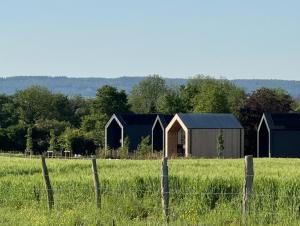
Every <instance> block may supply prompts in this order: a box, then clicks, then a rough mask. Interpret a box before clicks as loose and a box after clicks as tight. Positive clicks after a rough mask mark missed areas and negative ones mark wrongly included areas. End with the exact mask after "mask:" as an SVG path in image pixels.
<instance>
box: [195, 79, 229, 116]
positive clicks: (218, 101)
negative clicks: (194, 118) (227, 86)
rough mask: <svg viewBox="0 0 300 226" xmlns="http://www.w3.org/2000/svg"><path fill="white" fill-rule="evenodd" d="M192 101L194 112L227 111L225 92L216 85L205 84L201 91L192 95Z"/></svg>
mask: <svg viewBox="0 0 300 226" xmlns="http://www.w3.org/2000/svg"><path fill="white" fill-rule="evenodd" d="M193 103H194V104H193V105H194V107H193V111H194V112H203V113H210V112H214V113H226V112H229V106H228V100H227V96H226V93H225V92H224V90H223V89H222V88H221V87H220V86H218V85H213V84H208V85H207V86H205V87H203V88H202V90H201V92H199V93H198V94H196V95H195V96H194V98H193Z"/></svg>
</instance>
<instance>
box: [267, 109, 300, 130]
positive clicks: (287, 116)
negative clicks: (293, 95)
mask: <svg viewBox="0 0 300 226" xmlns="http://www.w3.org/2000/svg"><path fill="white" fill-rule="evenodd" d="M264 116H265V118H266V120H267V123H268V126H269V128H270V129H276V130H300V113H264Z"/></svg>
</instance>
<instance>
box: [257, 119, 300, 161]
mask: <svg viewBox="0 0 300 226" xmlns="http://www.w3.org/2000/svg"><path fill="white" fill-rule="evenodd" d="M257 157H300V113H264V114H263V116H262V118H261V120H260V123H259V126H258V129H257Z"/></svg>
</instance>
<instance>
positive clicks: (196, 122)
mask: <svg viewBox="0 0 300 226" xmlns="http://www.w3.org/2000/svg"><path fill="white" fill-rule="evenodd" d="M178 116H179V117H180V119H181V120H182V121H183V123H184V124H185V126H186V127H187V128H189V129H196V128H205V129H242V128H243V127H242V126H241V124H240V122H239V121H238V120H237V119H236V117H234V115H233V114H218V113H188V114H183V113H180V114H178Z"/></svg>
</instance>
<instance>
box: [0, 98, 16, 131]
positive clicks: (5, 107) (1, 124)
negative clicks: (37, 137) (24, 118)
mask: <svg viewBox="0 0 300 226" xmlns="http://www.w3.org/2000/svg"><path fill="white" fill-rule="evenodd" d="M15 109H16V106H15V104H14V102H13V98H12V97H11V96H6V95H4V94H0V128H6V127H8V126H10V125H15V124H17V123H18V114H17V112H16V110H15Z"/></svg>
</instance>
